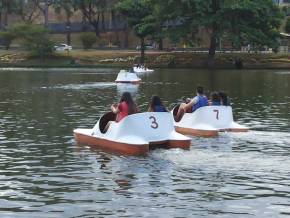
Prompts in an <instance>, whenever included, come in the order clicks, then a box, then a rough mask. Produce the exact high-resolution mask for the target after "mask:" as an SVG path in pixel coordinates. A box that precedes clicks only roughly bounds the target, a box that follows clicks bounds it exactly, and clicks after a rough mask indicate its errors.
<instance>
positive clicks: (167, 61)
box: [156, 54, 176, 67]
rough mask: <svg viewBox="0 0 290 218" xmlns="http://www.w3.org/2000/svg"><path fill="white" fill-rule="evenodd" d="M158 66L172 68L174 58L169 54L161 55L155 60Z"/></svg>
mask: <svg viewBox="0 0 290 218" xmlns="http://www.w3.org/2000/svg"><path fill="white" fill-rule="evenodd" d="M156 62H157V63H158V65H167V66H169V67H173V66H174V65H175V64H176V56H175V55H170V54H162V55H159V56H158V57H157V58H156Z"/></svg>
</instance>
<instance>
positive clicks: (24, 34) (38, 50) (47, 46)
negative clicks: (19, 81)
mask: <svg viewBox="0 0 290 218" xmlns="http://www.w3.org/2000/svg"><path fill="white" fill-rule="evenodd" d="M5 33H6V34H10V35H11V36H13V37H14V38H13V39H18V40H20V42H21V43H22V45H23V47H24V48H25V49H26V50H27V51H28V52H29V53H30V54H31V55H33V56H37V57H40V58H41V59H44V58H45V57H47V56H49V55H51V54H52V53H53V42H52V41H51V40H50V39H49V31H48V29H46V28H45V27H43V26H40V25H31V24H17V25H13V26H11V27H9V28H7V30H6V32H5ZM1 34H3V32H2V33H1Z"/></svg>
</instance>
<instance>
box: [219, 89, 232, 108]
mask: <svg viewBox="0 0 290 218" xmlns="http://www.w3.org/2000/svg"><path fill="white" fill-rule="evenodd" d="M219 96H220V99H221V105H224V106H230V105H231V103H230V98H229V97H228V95H227V93H225V92H223V91H220V92H219Z"/></svg>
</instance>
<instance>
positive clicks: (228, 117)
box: [172, 105, 248, 137]
mask: <svg viewBox="0 0 290 218" xmlns="http://www.w3.org/2000/svg"><path fill="white" fill-rule="evenodd" d="M178 108H179V105H177V106H176V107H175V108H174V109H173V110H172V114H173V117H174V126H175V130H176V131H177V132H179V133H181V134H184V135H191V136H201V137H215V136H217V135H218V133H219V132H247V131H248V128H247V127H246V126H243V125H240V124H238V123H236V122H235V121H234V119H233V112H232V107H231V106H205V107H201V108H198V109H197V110H196V111H194V112H193V113H185V114H184V115H183V116H182V118H178V117H177V116H176V115H177V112H178Z"/></svg>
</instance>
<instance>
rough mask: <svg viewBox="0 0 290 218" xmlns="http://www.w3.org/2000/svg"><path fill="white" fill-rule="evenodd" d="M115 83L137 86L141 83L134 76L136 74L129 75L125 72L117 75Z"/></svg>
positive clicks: (122, 71)
mask: <svg viewBox="0 0 290 218" xmlns="http://www.w3.org/2000/svg"><path fill="white" fill-rule="evenodd" d="M115 82H116V83H132V84H138V83H140V82H141V79H140V78H139V77H138V76H137V75H136V73H130V72H128V71H125V70H121V71H120V72H119V73H118V76H117V79H116V80H115Z"/></svg>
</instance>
